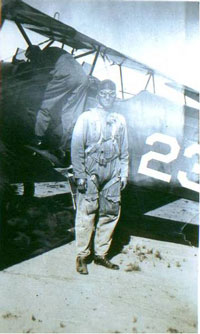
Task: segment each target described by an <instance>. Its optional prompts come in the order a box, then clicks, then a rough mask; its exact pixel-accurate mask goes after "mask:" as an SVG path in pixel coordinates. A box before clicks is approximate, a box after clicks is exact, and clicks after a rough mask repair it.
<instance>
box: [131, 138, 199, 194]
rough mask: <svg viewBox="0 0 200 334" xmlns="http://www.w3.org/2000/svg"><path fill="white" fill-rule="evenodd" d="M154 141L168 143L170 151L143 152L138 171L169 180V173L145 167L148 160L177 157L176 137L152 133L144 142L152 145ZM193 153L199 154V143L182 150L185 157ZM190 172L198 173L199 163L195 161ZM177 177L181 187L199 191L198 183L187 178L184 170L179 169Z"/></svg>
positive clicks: (165, 160)
mask: <svg viewBox="0 0 200 334" xmlns="http://www.w3.org/2000/svg"><path fill="white" fill-rule="evenodd" d="M155 142H161V143H165V144H168V145H169V146H170V147H171V150H170V152H169V153H168V154H161V153H157V152H153V151H150V152H148V153H146V154H144V155H143V156H142V159H141V162H140V166H139V169H138V173H141V174H144V175H148V176H151V177H153V178H155V179H159V180H162V181H165V182H170V180H171V175H170V174H166V173H163V172H159V171H157V170H155V169H152V168H149V167H147V165H148V162H149V161H150V160H157V161H161V162H165V163H170V162H172V161H173V160H175V159H176V158H177V156H178V153H179V151H180V146H179V145H178V143H177V140H176V138H174V137H171V136H168V135H164V134H162V133H154V134H152V135H151V136H149V137H147V139H146V144H148V145H153V144H154V143H155ZM195 154H199V156H200V145H199V144H192V145H191V146H189V147H187V148H186V149H185V151H184V156H185V157H187V158H191V157H192V156H193V155H195ZM192 172H193V173H197V174H199V175H200V165H199V164H197V163H195V164H194V166H193V169H192ZM177 178H178V180H179V182H180V184H181V185H182V186H183V187H185V188H188V189H191V190H194V191H197V192H200V185H199V184H198V183H196V182H193V181H190V180H188V178H187V173H186V172H183V171H179V172H178V175H177Z"/></svg>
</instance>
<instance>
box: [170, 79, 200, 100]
mask: <svg viewBox="0 0 200 334" xmlns="http://www.w3.org/2000/svg"><path fill="white" fill-rule="evenodd" d="M166 85H167V86H169V87H171V88H174V89H175V90H178V91H179V92H182V93H183V94H184V95H185V96H187V97H190V98H191V99H193V100H195V101H197V102H199V92H197V91H196V90H194V89H192V88H190V87H188V86H184V85H179V84H176V83H174V82H168V83H166Z"/></svg>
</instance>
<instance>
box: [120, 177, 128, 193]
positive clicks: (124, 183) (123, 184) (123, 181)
mask: <svg viewBox="0 0 200 334" xmlns="http://www.w3.org/2000/svg"><path fill="white" fill-rule="evenodd" d="M126 185H127V177H122V178H121V190H123V189H124V188H125V187H126Z"/></svg>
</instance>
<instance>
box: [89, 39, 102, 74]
mask: <svg viewBox="0 0 200 334" xmlns="http://www.w3.org/2000/svg"><path fill="white" fill-rule="evenodd" d="M99 53H100V45H99V46H98V49H97V52H96V55H95V57H94V61H93V64H92V67H91V70H90V73H89V75H92V73H93V71H94V68H95V65H96V62H97V59H98V57H99Z"/></svg>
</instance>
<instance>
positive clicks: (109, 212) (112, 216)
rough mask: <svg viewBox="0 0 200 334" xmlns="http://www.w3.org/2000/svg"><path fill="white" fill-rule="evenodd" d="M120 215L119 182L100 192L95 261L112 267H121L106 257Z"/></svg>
mask: <svg viewBox="0 0 200 334" xmlns="http://www.w3.org/2000/svg"><path fill="white" fill-rule="evenodd" d="M119 217H120V183H119V182H117V183H115V184H113V185H112V186H111V187H109V188H108V189H106V190H105V191H102V192H101V194H100V210H99V220H98V223H97V227H96V235H95V263H97V264H101V265H104V266H106V267H108V268H111V269H119V267H118V266H117V265H115V264H113V263H111V262H110V261H109V260H108V259H107V258H106V256H107V254H108V251H109V248H110V245H111V242H112V236H113V232H114V230H115V227H116V225H117V223H118V220H119Z"/></svg>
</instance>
